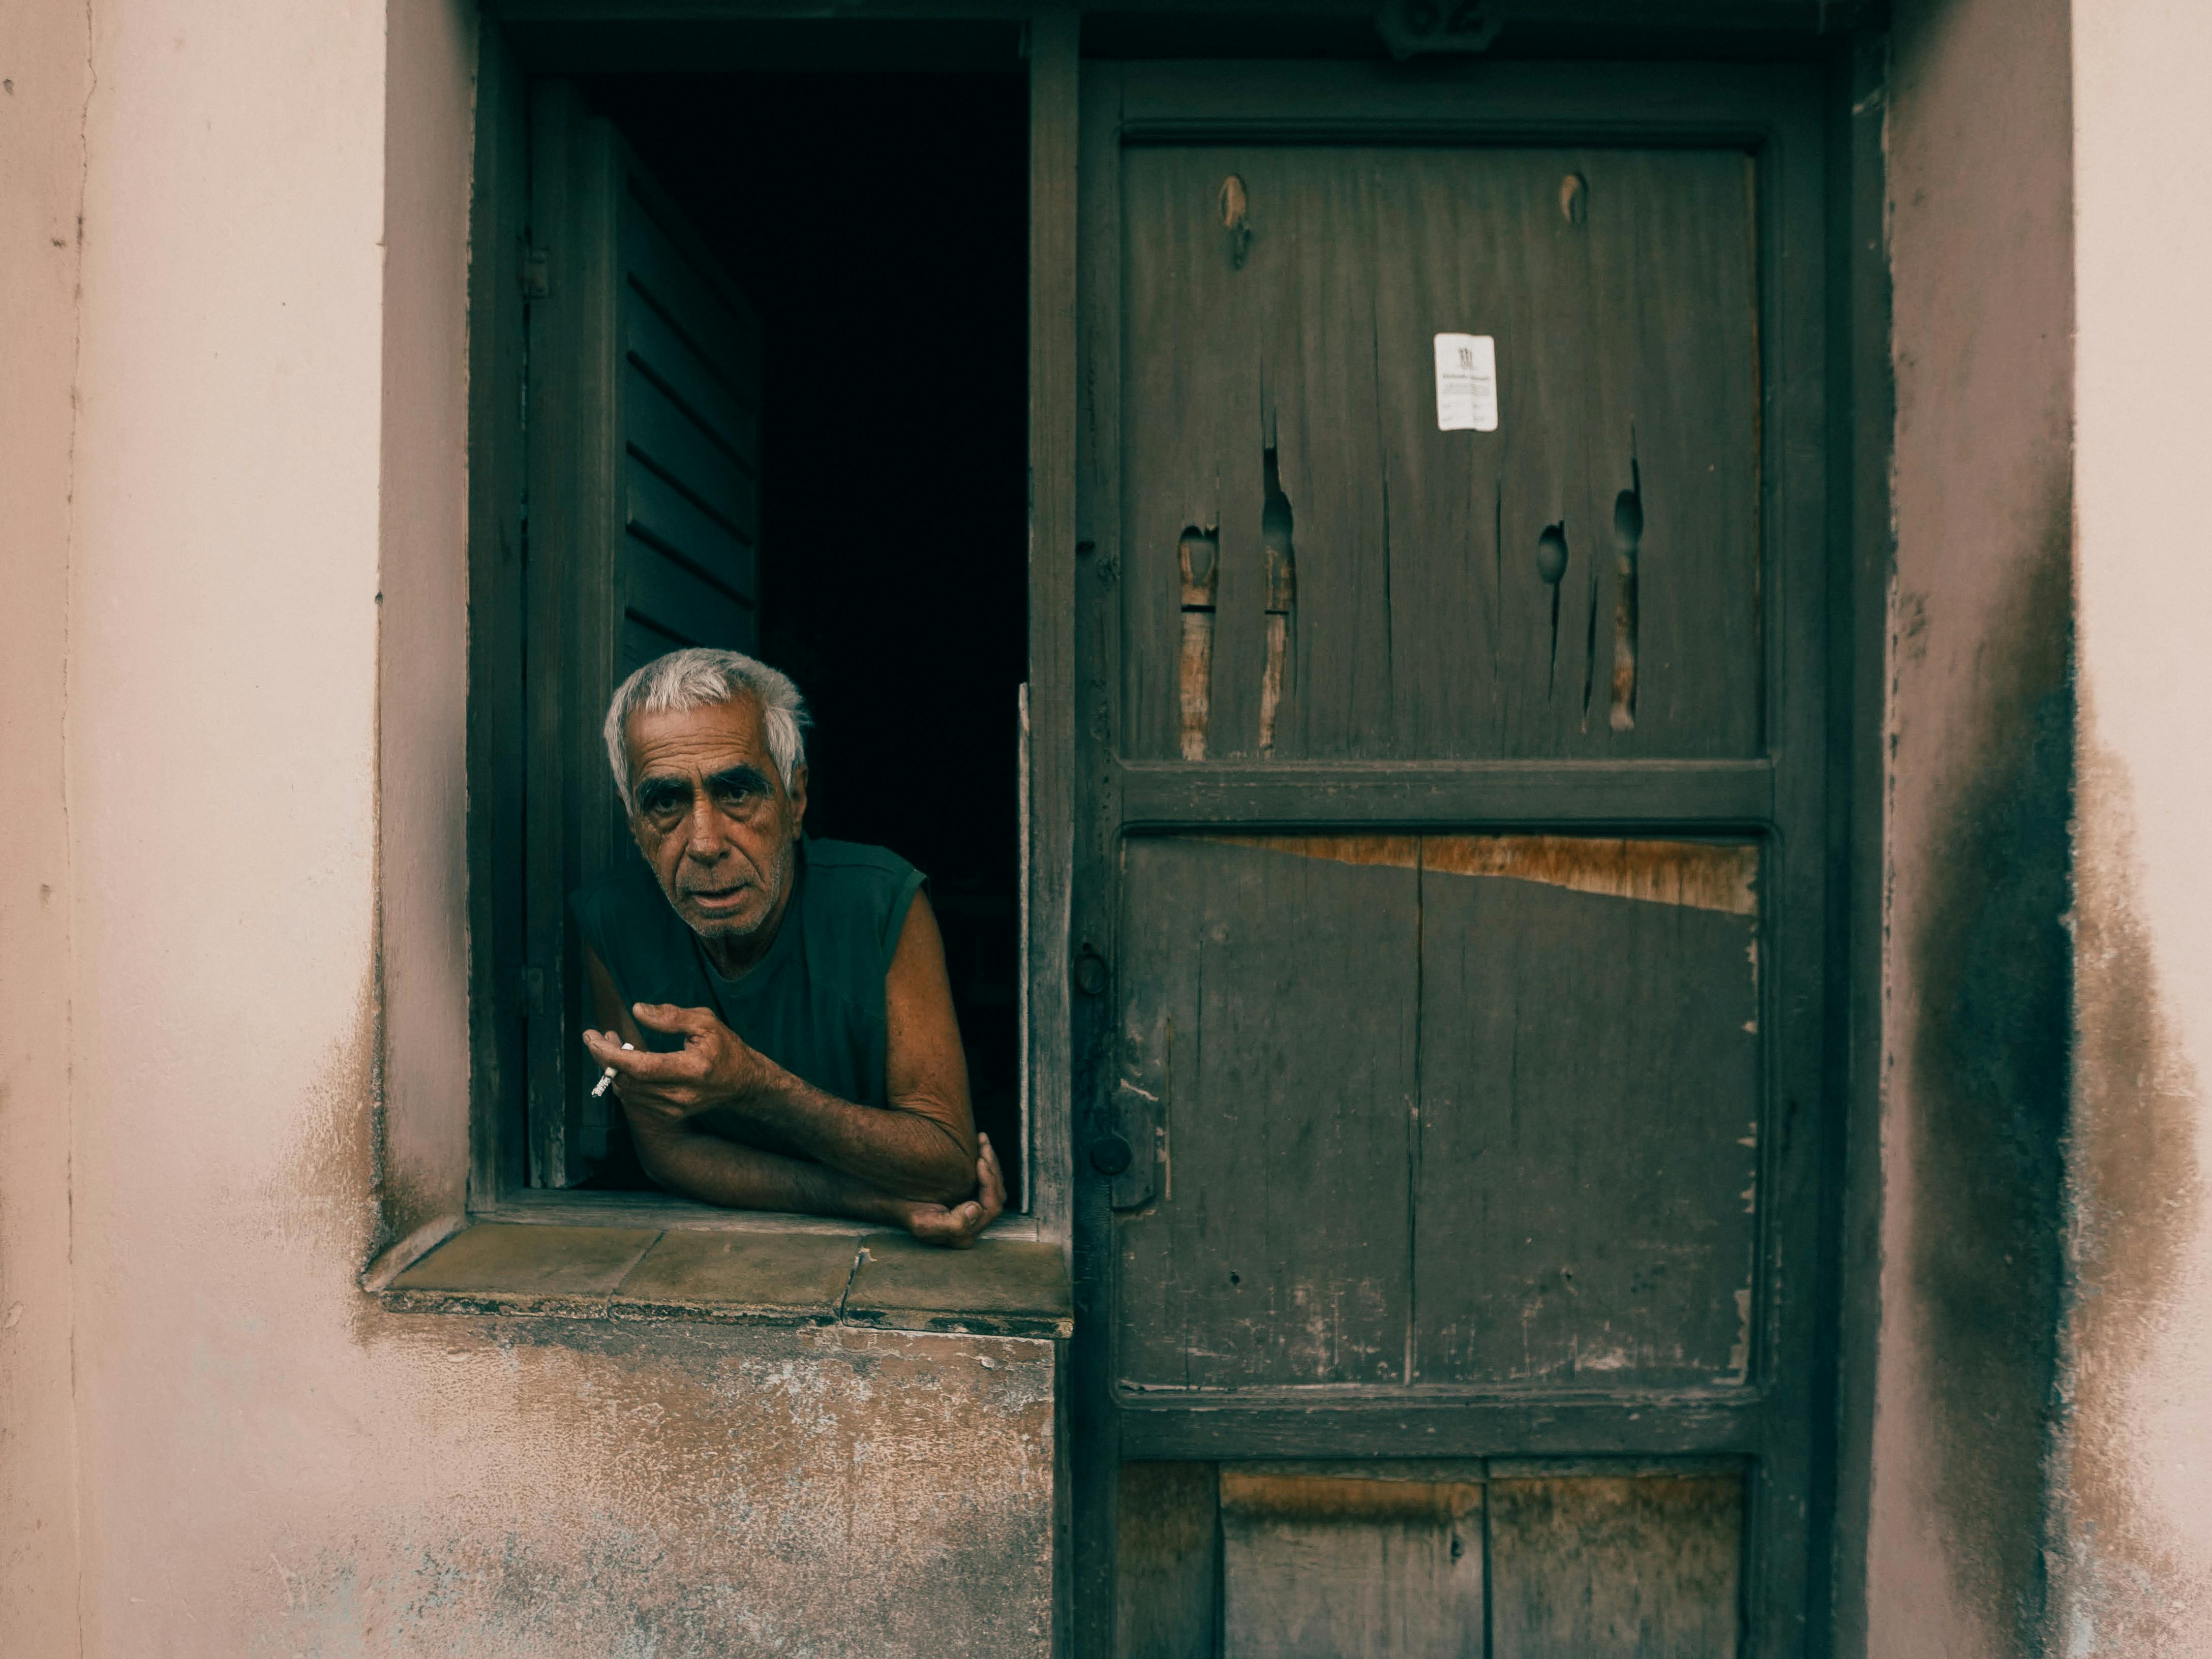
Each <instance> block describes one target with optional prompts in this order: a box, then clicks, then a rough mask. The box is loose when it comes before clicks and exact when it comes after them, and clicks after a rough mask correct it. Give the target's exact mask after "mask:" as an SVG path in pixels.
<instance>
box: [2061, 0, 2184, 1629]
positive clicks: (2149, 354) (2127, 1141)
mask: <svg viewBox="0 0 2212 1659" xmlns="http://www.w3.org/2000/svg"><path fill="white" fill-rule="evenodd" d="M2073 33H2074V40H2073V58H2074V109H2075V230H2076V236H2075V319H2076V327H2077V336H2076V351H2077V354H2078V360H2079V361H2078V366H2077V368H2076V372H2075V383H2076V393H2075V397H2076V402H2075V527H2076V543H2075V580H2076V583H2077V591H2078V617H2079V620H2078V623H2077V639H2078V646H2077V648H2078V652H2079V661H2080V680H2081V734H2080V750H2079V754H2080V772H2081V807H2080V811H2079V814H2078V825H2077V834H2078V843H2077V848H2076V866H2075V877H2076V884H2077V893H2076V898H2075V912H2076V919H2075V938H2076V939H2077V941H2078V945H2079V957H2078V965H2077V1005H2076V1010H2077V1012H2076V1020H2077V1044H2078V1047H2077V1050H2076V1058H2075V1098H2074V1105H2075V1141H2074V1147H2073V1153H2074V1155H2073V1158H2072V1164H2071V1176H2072V1182H2071V1188H2070V1196H2071V1200H2072V1206H2073V1238H2072V1261H2073V1267H2074V1270H2075V1273H2076V1275H2077V1276H2078V1277H2077V1285H2078V1288H2077V1291H2076V1294H2075V1300H2074V1304H2073V1307H2072V1309H2071V1313H2070V1317H2069V1323H2068V1340H2069V1347H2068V1353H2067V1361H2068V1364H2067V1388H2068V1396H2069V1401H2070V1405H2071V1418H2070V1422H2069V1436H2068V1439H2067V1442H2066V1443H2065V1446H2064V1448H2063V1462H2062V1463H2061V1465H2060V1468H2061V1471H2062V1486H2061V1504H2060V1511H2059V1512H2060V1515H2061V1517H2062V1521H2063V1545H2062V1548H2061V1553H2060V1558H2059V1560H2058V1563H2057V1579H2058V1592H2059V1593H2058V1610H2057V1623H2058V1626H2059V1631H2060V1634H2061V1635H2062V1637H2063V1640H2064V1642H2065V1644H2066V1648H2067V1651H2068V1652H2069V1654H2075V1655H2083V1656H2088V1655H2100V1656H2101V1655H2135V1654H2159V1655H2174V1656H2180V1655H2212V1204H2208V1202H2207V1194H2206V1190H2205V1172H2206V1171H2207V1170H2212V1112H2208V1110H2207V1105H2206V1100H2205V1095H2204V1084H2205V1079H2208V1078H2212V881H2208V880H2207V879H2206V876H2205V857H2204V844H2205V836H2206V828H2207V825H2208V823H2212V763H2209V762H2208V760H2207V757H2206V742H2205V738H2204V735H2203V729H2204V720H2203V707H2204V704H2205V702H2206V699H2207V697H2208V696H2212V653H2208V651H2207V649H2206V645H2205V641H2204V634H2203V617H2205V616H2206V615H2207V614H2208V612H2212V562H2208V560H2207V559H2206V558H2205V556H2204V555H2203V551H2202V550H2201V549H2202V544H2203V538H2204V532H2205V520H2206V512H2205V507H2204V501H2205V499H2206V492H2207V489H2208V488H2212V412H2208V410H2212V404H2208V401H2207V387H2208V386H2212V314H2208V307H2207V305H2206V298H2205V289H2206V279H2205V273H2206V272H2207V271H2208V270H2212V213H2208V210H2207V207H2206V204H2212V96H2208V95H2207V92H2206V88H2207V85H2208V80H2207V77H2208V76H2212V8H2208V7H2205V6H2203V5H2195V4H2179V5H2177V4H2172V3H2157V0H2075V6H2074V31H2073Z"/></svg>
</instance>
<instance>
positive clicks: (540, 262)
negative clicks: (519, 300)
mask: <svg viewBox="0 0 2212 1659" xmlns="http://www.w3.org/2000/svg"><path fill="white" fill-rule="evenodd" d="M552 291H553V272H552V268H551V266H550V264H548V263H547V260H546V257H545V250H544V248H542V247H530V246H525V247H524V248H523V250H522V292H523V296H524V297H525V298H526V299H532V300H542V299H544V297H545V296H546V295H549V294H550V293H551V292H552Z"/></svg>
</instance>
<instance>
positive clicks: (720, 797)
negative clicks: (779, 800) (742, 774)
mask: <svg viewBox="0 0 2212 1659" xmlns="http://www.w3.org/2000/svg"><path fill="white" fill-rule="evenodd" d="M765 799H768V797H767V796H766V794H765V793H763V792H762V791H761V790H760V789H758V788H756V787H754V786H752V785H750V784H744V783H732V784H723V785H721V786H720V787H718V788H717V789H716V790H715V791H714V805H716V806H718V807H720V808H721V810H722V811H725V812H728V813H731V814H732V815H733V816H736V817H743V816H744V815H745V814H746V813H748V812H750V811H752V810H753V808H755V807H756V806H757V805H760V804H761V802H762V801H763V800H765Z"/></svg>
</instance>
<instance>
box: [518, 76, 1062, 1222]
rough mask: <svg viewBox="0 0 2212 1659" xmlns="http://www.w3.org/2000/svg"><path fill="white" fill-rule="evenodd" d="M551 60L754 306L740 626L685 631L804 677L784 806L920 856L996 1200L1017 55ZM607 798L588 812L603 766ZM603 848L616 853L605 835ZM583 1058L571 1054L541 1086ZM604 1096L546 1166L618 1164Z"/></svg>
mask: <svg viewBox="0 0 2212 1659" xmlns="http://www.w3.org/2000/svg"><path fill="white" fill-rule="evenodd" d="M568 78H569V79H570V80H571V82H572V83H573V84H574V87H575V88H576V90H577V92H578V94H580V98H581V99H582V100H583V102H584V104H585V105H586V106H587V107H588V108H589V109H590V111H591V112H593V113H595V114H598V115H601V116H604V117H605V118H607V119H608V120H610V121H611V123H612V124H613V125H614V126H615V128H616V130H617V131H618V132H619V134H620V135H621V137H622V139H623V141H624V143H626V144H627V145H628V146H629V149H630V150H631V151H632V152H633V153H634V154H635V155H636V157H637V158H638V160H639V161H641V163H642V164H643V166H644V167H645V168H646V169H647V171H648V172H649V173H651V174H652V176H653V179H654V180H655V182H656V183H657V185H659V189H660V190H661V191H663V192H664V193H665V197H666V198H667V200H668V201H669V203H670V204H671V205H672V206H673V207H674V208H675V209H677V210H679V211H680V212H681V213H682V214H683V216H684V218H685V220H686V221H687V222H688V229H689V232H690V234H692V235H693V236H695V237H696V240H697V242H698V243H699V244H700V245H701V246H703V247H704V249H705V250H706V251H707V252H709V253H711V254H712V255H713V256H714V258H716V259H717V260H719V261H720V264H721V265H722V266H723V268H724V270H725V271H726V274H727V275H728V276H729V277H730V278H731V279H732V282H733V283H735V284H736V286H737V287H738V289H740V290H741V292H742V293H743V295H744V297H745V299H746V300H748V301H750V304H751V305H752V307H753V308H754V310H755V312H756V313H757V315H758V317H759V319H760V320H761V325H762V326H761V337H762V349H761V384H760V405H761V406H760V410H759V432H760V437H759V449H758V453H759V469H758V476H759V495H758V526H759V531H758V538H757V549H756V559H757V611H756V613H755V618H754V619H755V621H756V623H757V645H756V646H750V647H749V645H748V642H747V641H741V640H732V641H720V640H714V641H702V642H705V643H715V644H724V643H726V644H732V645H735V646H737V647H738V648H740V649H744V648H751V649H754V650H755V651H756V652H757V654H758V655H759V656H760V657H761V658H762V659H763V660H765V661H767V662H769V663H771V664H773V665H775V666H776V667H778V668H781V669H782V670H784V671H786V672H787V673H788V674H790V675H791V676H792V677H793V678H794V679H795V680H797V681H798V683H799V687H800V689H801V690H802V691H803V692H804V693H805V696H806V698H807V701H808V703H809V706H810V707H811V710H812V712H813V714H814V719H815V726H814V729H813V731H812V732H811V734H810V737H809V752H808V760H809V765H810V770H811V786H810V796H811V799H810V805H809V809H808V812H807V830H808V833H809V834H810V835H811V836H825V837H831V838H835V839H838V840H845V841H855V842H865V843H868V844H871V845H876V846H883V847H888V848H890V849H891V850H892V851H894V852H896V853H897V854H900V855H901V856H902V857H904V858H906V859H908V860H910V861H911V862H913V863H914V864H915V866H918V867H919V868H920V869H921V870H922V871H923V872H924V873H925V874H927V876H928V878H929V879H930V895H931V899H932V902H933V906H934V908H935V911H936V915H937V917H938V920H939V927H940V930H941V932H942V933H943V935H944V939H945V954H946V960H947V966H948V968H949V969H950V972H951V981H952V991H953V998H954V1003H955V1007H956V1010H957V1014H958V1018H959V1022H960V1030H961V1036H962V1039H963V1045H964V1048H965V1049H966V1054H967V1060H968V1070H969V1089H970V1093H971V1097H972V1100H973V1103H974V1109H975V1121H976V1126H977V1127H978V1128H979V1129H981V1130H982V1131H983V1132H984V1133H987V1134H988V1135H989V1136H990V1137H991V1139H992V1143H993V1145H994V1146H995V1147H996V1148H997V1149H998V1151H999V1154H1000V1163H1001V1165H1002V1166H1003V1168H1004V1170H1005V1172H1006V1182H1007V1188H1008V1193H1009V1203H1010V1207H1013V1206H1018V1205H1019V1204H1020V1203H1022V1202H1023V1201H1024V1194H1025V1191H1026V1188H1025V1185H1024V1164H1025V1161H1026V1156H1027V1152H1028V1148H1027V1146H1025V1145H1024V1144H1023V1138H1022V1134H1021V1130H1020V1124H1019V1080H1020V1076H1021V1069H1022V1066H1023V1064H1024V1057H1023V1056H1022V1055H1021V1054H1020V1053H1019V1052H1018V1043H1019V1036H1018V986H1017V978H1018V971H1019V963H1020V960H1021V951H1020V940H1019V936H1018V928H1019V903H1018V899H1019V894H1018V871H1019V849H1018V844H1017V837H1018V824H1017V823H1016V815H1015V812H1014V811H1013V810H1012V804H1013V802H1014V801H1015V799H1016V787H1017V780H1016V772H1017V767H1018V751H1017V745H1016V737H1015V733H1016V717H1015V706H1016V697H1017V693H1018V687H1019V685H1020V684H1021V682H1022V680H1023V678H1024V673H1025V667H1026V641H1027V617H1026V605H1027V581H1028V575H1027V566H1026V537H1027V531H1026V524H1027V482H1026V480H1027V474H1026V466H1027V459H1026V445H1027V426H1026V421H1027V398H1028V379H1027V375H1028V366H1027V305H1028V273H1027V258H1028V225H1027V211H1028V177H1027V168H1028V161H1027V143H1028V106H1027V87H1026V82H1025V79H1024V76H1022V75H1020V74H1019V73H1018V72H1008V73H1004V74H998V75H987V74H924V73H912V74H884V73H849V74H822V73H784V74H744V75H740V74H698V73H692V74H655V75H636V74H628V75H609V76H581V77H577V76H571V77H568ZM604 704H605V697H604V696H600V698H599V706H600V707H601V708H604ZM594 719H596V716H594ZM602 782H604V780H602ZM607 799H608V802H609V803H610V805H609V810H610V811H612V810H613V807H612V805H611V803H612V799H613V795H612V791H611V787H608V789H607ZM612 856H614V857H617V858H632V857H635V856H636V854H635V849H634V848H631V847H630V846H629V842H628V841H627V838H626V837H625V838H622V839H620V840H617V842H615V843H614V848H613V853H612ZM600 873H602V872H599V871H597V870H587V871H583V872H580V877H581V878H582V879H585V880H590V879H593V878H596V877H597V876H598V875H599V874H600ZM568 994H569V997H570V1006H572V1007H574V1006H576V1005H575V1001H574V987H568ZM593 1075H594V1074H593V1073H592V1071H591V1070H590V1068H589V1067H588V1066H585V1065H584V1064H582V1063H580V1061H578V1060H576V1059H575V1058H574V1057H573V1056H572V1057H571V1061H570V1064H569V1065H568V1068H567V1071H566V1076H565V1079H564V1082H563V1087H564V1088H565V1089H566V1090H568V1091H571V1092H574V1091H583V1090H587V1089H588V1088H589V1086H590V1084H591V1082H592V1079H593ZM510 1109H512V1110H515V1111H516V1112H517V1113H518V1115H519V1113H520V1103H515V1104H513V1105H512V1106H511V1107H510ZM611 1118H612V1121H611V1122H610V1123H609V1124H608V1125H607V1128H608V1134H607V1139H606V1142H605V1162H604V1163H602V1164H599V1167H598V1168H597V1170H596V1172H595V1173H593V1174H592V1175H591V1176H588V1177H587V1178H586V1179H585V1180H583V1181H581V1182H578V1183H576V1184H579V1185H582V1186H586V1187H592V1188H648V1187H649V1186H650V1183H649V1182H647V1180H646V1179H645V1177H644V1176H643V1174H642V1172H641V1170H639V1169H638V1167H637V1165H636V1163H635V1158H634V1157H632V1156H630V1155H629V1152H628V1148H627V1135H626V1133H625V1132H624V1130H623V1126H622V1124H621V1121H620V1114H619V1112H618V1111H617V1112H615V1113H613V1114H611ZM515 1132H516V1133H523V1132H524V1130H523V1127H522V1126H521V1125H520V1123H519V1122H518V1123H516V1125H515ZM532 1181H533V1182H534V1183H536V1182H538V1175H537V1173H536V1172H535V1171H533V1175H532Z"/></svg>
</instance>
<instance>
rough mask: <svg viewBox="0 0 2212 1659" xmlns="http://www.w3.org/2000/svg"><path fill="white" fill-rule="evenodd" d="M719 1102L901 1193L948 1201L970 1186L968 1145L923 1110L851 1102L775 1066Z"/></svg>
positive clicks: (790, 1142)
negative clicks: (760, 1080)
mask: <svg viewBox="0 0 2212 1659" xmlns="http://www.w3.org/2000/svg"><path fill="white" fill-rule="evenodd" d="M723 1109H725V1110H727V1111H730V1112H732V1113H733V1114H734V1115H736V1116H737V1117H738V1119H739V1121H742V1122H744V1123H745V1124H749V1125H753V1126H757V1127H758V1128H760V1129H762V1130H764V1131H766V1133H767V1134H768V1136H769V1138H770V1139H772V1140H774V1141H775V1142H778V1143H780V1144H781V1145H784V1146H792V1147H795V1148H797V1149H798V1150H799V1151H800V1152H805V1153H806V1155H807V1156H808V1157H810V1158H815V1159H817V1160H818V1161H819V1162H820V1163H822V1164H827V1165H828V1166H829V1168H830V1169H832V1170H842V1171H843V1172H844V1173H845V1174H847V1175H848V1176H856V1177H858V1178H859V1179H860V1180H861V1181H863V1182H866V1183H867V1184H868V1185H869V1186H871V1187H873V1188H879V1189H881V1190H883V1191H884V1192H887V1193H892V1194H896V1195H898V1196H899V1197H902V1198H914V1199H922V1200H927V1201H929V1202H932V1203H939V1204H950V1203H955V1202H957V1201H958V1200H961V1199H963V1198H965V1197H967V1196H968V1194H969V1193H971V1192H973V1191H974V1190H975V1148H974V1147H973V1146H963V1145H962V1144H961V1141H960V1138H959V1137H958V1136H957V1134H955V1133H953V1132H952V1131H951V1129H949V1128H947V1127H945V1125H944V1124H943V1123H940V1122H939V1121H937V1120H936V1119H935V1118H933V1117H931V1116H929V1115H927V1114H926V1113H922V1112H917V1111H909V1110H907V1109H902V1108H900V1107H896V1106H893V1107H890V1108H888V1109H884V1108H879V1107H874V1106H859V1105H855V1104H854V1103H853V1102H851V1101H849V1100H840V1099H839V1098H838V1097H836V1096H835V1095H832V1094H828V1093H825V1092H823V1091H822V1090H820V1089H817V1088H816V1087H815V1086H814V1085H812V1084H811V1083H807V1082H805V1081H803V1080H801V1079H799V1078H797V1077H794V1076H793V1074H792V1073H789V1072H787V1071H785V1070H783V1069H782V1068H781V1066H778V1067H776V1068H775V1070H774V1072H773V1073H771V1074H770V1077H769V1080H768V1081H767V1082H766V1083H765V1084H764V1085H762V1086H760V1087H758V1088H756V1089H755V1090H753V1091H751V1092H750V1093H749V1094H748V1095H747V1096H746V1097H744V1099H742V1100H737V1101H732V1102H730V1103H727V1104H726V1106H725V1107H724V1108H723Z"/></svg>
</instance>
